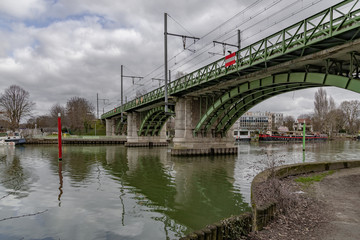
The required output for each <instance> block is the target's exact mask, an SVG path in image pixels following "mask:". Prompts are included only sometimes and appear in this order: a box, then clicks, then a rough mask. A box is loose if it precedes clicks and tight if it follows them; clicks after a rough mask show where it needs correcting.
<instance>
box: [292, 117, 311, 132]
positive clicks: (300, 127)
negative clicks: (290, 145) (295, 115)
mask: <svg viewBox="0 0 360 240" xmlns="http://www.w3.org/2000/svg"><path fill="white" fill-rule="evenodd" d="M304 123H305V126H306V129H305V131H306V132H313V126H312V122H311V120H310V119H300V118H299V119H297V120H296V121H295V122H294V125H293V129H294V130H295V131H303V129H304Z"/></svg>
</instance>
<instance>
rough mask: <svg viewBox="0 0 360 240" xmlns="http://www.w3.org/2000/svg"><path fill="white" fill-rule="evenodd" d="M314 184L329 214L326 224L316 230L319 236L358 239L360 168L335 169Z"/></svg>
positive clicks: (331, 238)
mask: <svg viewBox="0 0 360 240" xmlns="http://www.w3.org/2000/svg"><path fill="white" fill-rule="evenodd" d="M314 185H315V189H316V191H315V192H316V196H317V197H318V198H319V199H320V200H321V201H322V202H323V204H324V206H323V207H324V208H325V209H326V210H327V211H328V212H329V214H330V219H329V223H325V224H323V226H322V229H318V230H319V231H320V232H321V235H320V236H321V238H320V239H323V240H335V239H336V240H338V239H339V240H350V239H351V240H355V239H360V168H350V169H342V170H337V171H336V172H335V173H334V174H332V175H329V176H327V177H325V178H324V179H323V180H322V181H321V182H317V183H315V184H314Z"/></svg>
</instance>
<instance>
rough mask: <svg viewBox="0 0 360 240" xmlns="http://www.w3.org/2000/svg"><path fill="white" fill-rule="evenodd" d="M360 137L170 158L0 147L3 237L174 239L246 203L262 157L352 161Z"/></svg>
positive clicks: (162, 153)
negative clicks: (352, 139)
mask: <svg viewBox="0 0 360 240" xmlns="http://www.w3.org/2000/svg"><path fill="white" fill-rule="evenodd" d="M359 147H360V143H359V142H357V141H345V142H342V141H341V142H326V143H315V144H307V146H306V152H305V154H303V151H302V145H301V144H270V143H267V144H249V143H244V144H239V145H238V151H239V154H238V156H216V157H214V156H212V157H172V156H170V151H169V149H168V148H150V149H149V148H125V147H124V146H121V145H110V146H104V145H94V146H86V145H79V146H73V145H71V146H70V145H69V146H68V145H65V146H63V161H61V162H59V161H58V155H57V146H46V145H43V146H31V145H25V146H20V147H5V146H3V147H1V148H0V239H2V240H8V239H9V240H10V239H11V240H13V239H14V240H19V239H32V240H35V239H42V240H58V239H64V240H68V239H86V240H90V239H134V240H138V239H147V240H148V239H150V240H151V239H156V240H158V239H177V238H179V237H181V236H183V235H185V234H186V233H189V232H192V231H194V230H198V229H201V228H203V227H204V226H206V225H207V224H211V223H214V222H217V221H219V220H221V219H223V218H226V217H230V216H231V215H237V214H241V213H242V212H244V211H249V210H250V207H249V202H250V183H251V180H252V178H253V177H254V175H255V174H256V173H257V172H259V171H260V170H261V169H263V168H264V167H265V166H266V165H267V162H269V161H270V162H273V161H275V162H276V161H277V160H281V161H280V162H283V161H284V162H285V163H299V162H303V161H305V162H314V161H340V160H359V154H360V151H359V149H360V148H359Z"/></svg>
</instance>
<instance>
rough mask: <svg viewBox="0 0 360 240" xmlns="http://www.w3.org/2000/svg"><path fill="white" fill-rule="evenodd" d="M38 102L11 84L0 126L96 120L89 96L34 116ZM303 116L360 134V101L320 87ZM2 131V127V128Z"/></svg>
mask: <svg viewBox="0 0 360 240" xmlns="http://www.w3.org/2000/svg"><path fill="white" fill-rule="evenodd" d="M34 107H35V103H34V102H32V101H31V100H30V94H29V92H27V91H26V90H24V89H22V88H21V87H19V86H17V85H11V86H10V87H9V88H7V89H5V91H4V93H3V94H2V95H1V96H0V111H1V113H2V114H1V115H0V116H1V118H0V128H3V130H4V129H11V130H16V129H19V126H20V121H21V120H22V119H24V118H28V120H27V124H26V127H27V128H34V126H35V124H37V126H38V127H39V128H54V129H55V128H56V127H57V118H58V113H61V116H62V125H63V126H64V128H66V129H65V131H69V132H70V133H75V134H81V133H87V132H88V130H89V129H90V128H91V124H92V122H93V121H94V120H95V119H96V118H95V115H94V113H93V112H94V106H93V105H92V104H91V103H90V102H89V101H88V100H86V99H85V98H81V97H72V98H70V99H69V100H68V101H67V102H66V105H65V106H61V105H60V104H54V105H53V106H52V107H51V108H50V110H49V113H48V114H46V115H42V116H37V117H32V116H31V113H32V110H33V109H34ZM299 118H305V119H310V120H311V123H312V125H313V130H314V131H316V132H321V133H326V134H328V135H332V134H333V133H348V134H358V131H359V129H360V119H359V118H360V101H358V100H351V101H343V102H342V103H341V104H340V105H339V106H338V107H337V106H336V104H335V101H334V99H333V98H332V97H331V96H328V95H327V93H326V91H325V89H323V88H319V89H318V91H317V92H316V93H315V96H314V111H313V113H311V114H303V115H300V116H299ZM294 122H295V118H294V117H293V116H286V117H285V118H284V125H285V126H286V127H288V128H289V130H293V125H294ZM0 130H1V129H0Z"/></svg>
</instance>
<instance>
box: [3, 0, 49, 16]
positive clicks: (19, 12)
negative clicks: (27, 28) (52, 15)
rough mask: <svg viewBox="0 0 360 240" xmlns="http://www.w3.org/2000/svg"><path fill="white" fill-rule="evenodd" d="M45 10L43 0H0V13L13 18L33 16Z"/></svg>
mask: <svg viewBox="0 0 360 240" xmlns="http://www.w3.org/2000/svg"><path fill="white" fill-rule="evenodd" d="M45 10H46V2H45V1H44V0H16V1H14V0H1V1H0V13H2V14H5V15H8V16H10V17H14V18H23V19H24V18H35V17H36V16H39V15H40V14H42V13H44V12H45Z"/></svg>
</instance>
